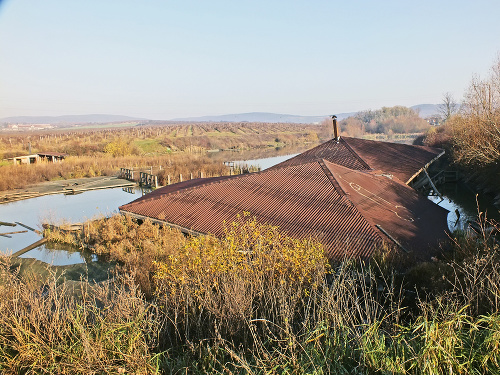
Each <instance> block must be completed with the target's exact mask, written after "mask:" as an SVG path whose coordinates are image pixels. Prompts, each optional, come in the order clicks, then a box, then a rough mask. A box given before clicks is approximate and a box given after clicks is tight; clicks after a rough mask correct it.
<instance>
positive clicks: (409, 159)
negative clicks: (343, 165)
mask: <svg viewBox="0 0 500 375" xmlns="http://www.w3.org/2000/svg"><path fill="white" fill-rule="evenodd" d="M344 139H345V141H346V142H347V143H348V144H349V146H350V147H351V149H352V150H353V151H354V152H356V154H358V155H359V156H360V157H361V158H362V159H363V160H364V161H366V163H367V164H368V165H370V167H371V168H372V169H379V170H382V171H384V172H389V173H391V174H393V175H394V176H396V177H397V178H399V179H400V180H401V181H403V182H405V183H406V182H407V181H408V180H409V179H410V178H411V177H412V176H413V175H414V174H415V173H417V172H418V171H420V170H421V169H422V168H423V167H424V166H425V165H426V164H428V163H430V162H431V161H432V160H434V159H435V158H436V157H438V156H440V155H441V154H442V152H443V150H441V149H437V148H432V147H425V146H414V145H406V144H402V143H391V142H380V141H371V140H368V139H360V138H350V137H344ZM333 162H335V161H333ZM337 164H339V163H337Z"/></svg>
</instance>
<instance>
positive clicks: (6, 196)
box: [0, 176, 136, 204]
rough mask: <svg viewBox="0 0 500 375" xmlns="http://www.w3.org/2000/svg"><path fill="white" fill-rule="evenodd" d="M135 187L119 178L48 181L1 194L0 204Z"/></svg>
mask: <svg viewBox="0 0 500 375" xmlns="http://www.w3.org/2000/svg"><path fill="white" fill-rule="evenodd" d="M135 185H136V183H135V182H130V181H128V180H124V179H121V178H118V177H109V176H101V177H89V178H73V179H70V180H57V181H47V182H42V183H40V184H36V185H32V186H29V187H27V188H24V189H16V190H9V191H3V192H0V204H2V203H9V202H15V201H19V200H22V199H29V198H35V197H40V196H42V195H49V194H77V193H81V192H84V191H89V190H98V189H109V188H114V187H126V186H135Z"/></svg>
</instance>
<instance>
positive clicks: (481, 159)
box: [425, 58, 500, 203]
mask: <svg viewBox="0 0 500 375" xmlns="http://www.w3.org/2000/svg"><path fill="white" fill-rule="evenodd" d="M445 104H446V102H445ZM425 142H426V144H428V145H430V146H435V147H442V148H445V149H446V150H447V151H448V154H449V155H451V158H452V161H453V162H454V163H455V164H456V165H457V166H458V167H459V168H461V169H462V170H463V171H465V173H466V174H467V175H468V177H469V178H470V179H471V180H472V181H473V182H474V184H475V185H476V186H477V187H478V188H479V190H483V191H487V192H494V193H495V194H496V195H497V198H496V199H497V202H498V203H500V190H499V185H498V181H500V58H499V59H497V61H496V62H495V64H494V65H493V67H492V69H491V72H490V75H489V76H488V77H487V78H485V79H481V78H479V77H474V78H473V79H472V81H471V83H470V86H469V88H468V89H467V91H466V93H465V95H464V99H463V102H462V106H461V108H460V110H459V111H458V113H457V114H455V115H454V116H450V117H449V118H448V119H447V120H446V121H445V123H444V124H443V125H442V126H440V127H439V128H437V129H432V130H431V131H429V132H428V134H427V136H426V139H425Z"/></svg>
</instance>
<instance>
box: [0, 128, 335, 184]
mask: <svg viewBox="0 0 500 375" xmlns="http://www.w3.org/2000/svg"><path fill="white" fill-rule="evenodd" d="M325 134H326V133H325V131H324V129H323V128H321V127H318V126H314V125H295V124H260V123H239V124H232V123H220V124H218V123H210V124H155V125H154V126H133V127H124V128H111V129H92V130H84V129H78V130H74V129H72V130H57V131H52V132H38V133H37V132H29V133H26V132H25V133H2V134H1V135H0V156H2V157H3V158H4V159H7V158H10V157H13V156H18V155H26V154H28V153H29V150H31V152H32V153H36V152H42V151H45V152H47V151H55V152H62V153H66V154H68V157H67V158H66V159H65V160H64V162H62V163H55V164H48V163H39V164H36V165H21V166H15V165H12V164H10V163H9V162H8V161H6V160H4V161H2V163H1V164H0V172H1V173H2V174H3V175H6V176H7V175H8V176H9V178H8V179H2V180H1V181H0V191H2V190H10V189H15V188H21V187H26V186H27V185H30V184H34V183H37V182H43V181H49V180H53V179H68V178H80V177H94V176H103V175H106V176H108V175H114V174H116V173H117V172H118V170H119V169H120V168H122V167H124V168H132V167H133V168H141V167H153V168H157V169H160V167H161V170H162V172H161V174H160V175H159V178H160V181H159V182H160V184H165V183H166V178H167V176H168V175H171V182H172V183H173V182H176V181H178V180H179V175H180V174H183V175H184V176H188V175H190V174H191V173H193V175H194V176H199V174H200V172H203V174H204V175H205V176H219V175H225V174H229V169H228V168H227V167H226V166H224V164H223V162H224V161H226V159H225V158H224V157H223V156H215V155H214V153H209V152H208V151H219V150H231V151H239V152H241V153H242V154H241V157H244V156H245V154H246V153H252V150H253V152H255V150H259V152H260V153H261V154H263V155H265V154H266V153H267V152H269V151H272V150H276V149H277V148H281V149H283V150H285V149H286V150H289V152H288V153H292V152H294V150H295V149H300V150H302V149H303V148H304V147H311V146H312V145H315V144H317V143H318V142H319V141H320V137H323V138H325V137H326V136H325Z"/></svg>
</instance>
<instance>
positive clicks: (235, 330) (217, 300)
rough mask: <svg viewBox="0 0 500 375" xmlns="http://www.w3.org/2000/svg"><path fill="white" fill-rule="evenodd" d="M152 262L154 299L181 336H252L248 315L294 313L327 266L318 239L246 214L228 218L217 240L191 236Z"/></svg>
mask: <svg viewBox="0 0 500 375" xmlns="http://www.w3.org/2000/svg"><path fill="white" fill-rule="evenodd" d="M155 264H156V267H157V270H156V274H155V276H154V279H155V284H156V295H157V298H158V300H159V301H163V302H162V303H161V305H162V308H163V309H164V310H165V312H166V314H165V315H166V316H169V317H175V319H168V322H166V329H171V330H172V331H171V333H172V332H176V333H177V335H180V336H179V338H184V339H185V338H188V339H189V337H190V336H191V334H193V335H196V336H195V337H198V338H199V337H202V335H203V332H206V334H207V335H210V334H212V333H213V331H214V329H216V330H219V332H220V333H223V334H226V335H227V334H228V335H230V336H233V337H235V336H240V337H241V335H243V336H245V335H250V334H251V329H250V331H249V330H248V328H249V323H250V322H251V321H252V320H253V319H265V320H268V321H272V322H273V324H278V325H279V324H280V323H282V322H287V323H292V322H293V321H295V320H300V319H298V318H299V316H300V315H301V314H300V311H301V309H302V308H303V307H304V306H305V305H306V304H307V301H308V298H309V296H311V295H312V294H314V292H315V291H316V290H317V289H318V288H319V286H320V285H322V281H323V280H324V277H325V273H326V272H327V271H328V267H329V266H328V261H327V260H326V258H325V256H324V251H323V247H322V246H321V245H320V244H319V243H318V242H316V241H314V240H298V239H293V238H291V237H288V236H286V235H284V234H283V233H281V232H280V231H279V230H278V228H277V227H274V226H271V225H266V224H260V223H258V222H257V221H256V219H255V218H251V217H250V216H249V214H248V213H246V214H244V215H243V216H241V217H239V220H238V221H237V222H233V223H231V224H228V225H226V227H225V236H224V238H223V239H217V238H215V237H213V236H203V237H193V238H191V239H189V240H188V241H187V242H186V244H185V245H184V246H183V247H182V248H181V249H180V250H179V251H178V252H176V253H175V254H171V255H170V256H168V257H167V258H166V260H165V261H161V262H156V263H155ZM193 316H196V317H197V318H196V319H192V317H193ZM214 327H217V328H214ZM181 331H182V333H181ZM200 335H201V336H200ZM168 336H170V337H171V335H168ZM193 337H194V336H193Z"/></svg>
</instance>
